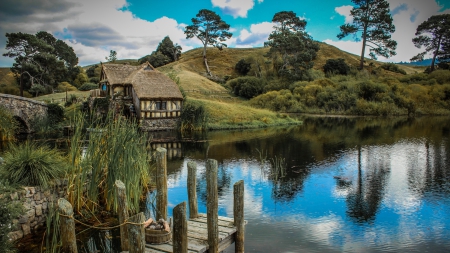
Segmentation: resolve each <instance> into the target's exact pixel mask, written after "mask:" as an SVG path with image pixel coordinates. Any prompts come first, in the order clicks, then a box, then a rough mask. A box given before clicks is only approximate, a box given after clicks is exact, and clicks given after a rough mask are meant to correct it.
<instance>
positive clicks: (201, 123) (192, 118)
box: [180, 99, 208, 132]
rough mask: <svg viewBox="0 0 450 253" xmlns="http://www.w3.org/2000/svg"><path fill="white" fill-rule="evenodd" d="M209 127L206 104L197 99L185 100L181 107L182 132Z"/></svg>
mask: <svg viewBox="0 0 450 253" xmlns="http://www.w3.org/2000/svg"><path fill="white" fill-rule="evenodd" d="M207 129H208V113H207V111H206V108H205V105H204V104H203V103H201V102H199V101H195V100H190V99H188V100H185V102H184V104H183V108H182V109H181V120H180V130H181V132H191V131H200V130H207Z"/></svg>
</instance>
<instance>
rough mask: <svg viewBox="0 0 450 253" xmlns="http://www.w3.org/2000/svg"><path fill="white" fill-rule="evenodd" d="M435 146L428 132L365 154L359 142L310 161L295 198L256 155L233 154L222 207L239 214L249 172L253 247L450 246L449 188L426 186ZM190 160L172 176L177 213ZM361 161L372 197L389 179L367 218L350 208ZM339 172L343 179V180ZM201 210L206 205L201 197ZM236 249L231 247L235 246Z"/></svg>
mask: <svg viewBox="0 0 450 253" xmlns="http://www.w3.org/2000/svg"><path fill="white" fill-rule="evenodd" d="M442 149H443V150H441V152H445V148H442ZM433 152H436V150H434V149H428V150H427V149H426V148H425V144H424V143H423V142H421V141H420V140H419V141H418V140H415V141H411V142H410V141H403V142H398V143H395V144H393V145H385V146H366V147H362V148H361V150H360V158H358V149H357V148H353V149H348V150H344V151H342V152H340V153H339V155H337V156H334V157H331V158H329V159H328V160H326V161H324V162H321V163H317V164H310V165H308V167H309V168H310V170H311V172H310V173H309V174H308V175H307V177H306V179H305V180H304V183H303V188H302V190H301V191H300V192H297V193H296V195H295V196H294V197H293V198H292V199H291V200H289V201H277V200H276V199H274V197H273V192H272V191H273V188H274V182H273V181H272V180H269V179H268V177H267V171H264V170H262V169H261V167H260V164H259V163H258V162H257V161H256V160H253V159H252V158H248V159H241V160H225V161H224V162H223V163H222V164H219V166H223V169H224V170H225V172H226V173H227V174H228V175H229V177H230V184H229V185H228V186H227V187H226V188H225V189H223V192H222V195H221V196H220V198H219V215H221V216H228V217H232V216H233V206H232V203H233V192H232V186H233V184H234V183H235V182H237V181H239V180H242V179H243V180H244V182H245V196H244V199H245V217H246V220H248V225H247V227H246V251H247V252H300V251H301V252H342V251H344V252H398V251H407V252H411V251H415V252H450V219H449V218H450V201H449V196H448V195H446V194H442V193H438V194H434V193H429V192H428V193H427V192H426V191H425V190H423V189H424V187H425V185H426V183H425V182H424V180H425V178H426V171H425V168H426V167H427V166H428V167H433V166H431V165H430V164H427V163H430V161H429V160H430V159H432V157H435V156H434V155H433ZM445 159H448V157H446V158H445ZM187 161H188V159H185V160H184V161H183V163H182V168H181V170H180V171H179V172H178V173H175V174H172V175H170V176H169V180H168V186H169V191H168V195H169V216H172V208H173V207H174V206H175V205H176V204H178V203H180V202H182V201H187V185H186V179H187V166H186V163H187ZM196 162H197V164H198V167H197V184H200V185H202V184H203V185H205V184H206V183H205V182H202V179H201V178H200V177H199V175H200V174H202V173H204V172H205V164H204V162H203V161H196ZM359 162H360V166H361V180H360V181H359V182H360V184H361V185H362V186H363V187H364V189H363V190H362V198H363V199H365V201H368V202H370V201H371V199H369V191H370V189H371V188H370V189H369V187H371V183H372V184H373V182H374V181H375V180H382V181H383V180H384V181H383V182H381V183H380V184H382V185H383V187H382V189H381V190H380V192H379V194H380V196H381V198H380V203H379V205H378V206H377V207H375V214H374V215H373V217H371V218H370V219H368V220H367V221H365V222H361V221H359V222H358V221H357V220H355V219H352V218H351V217H349V215H348V210H349V205H350V202H349V201H348V199H349V198H350V196H351V195H352V194H355V192H357V191H358V189H359V188H358V163H359ZM219 170H220V169H219ZM383 170H385V171H387V173H384V172H382V171H383ZM411 170H414V171H413V172H411ZM380 171H381V172H380ZM380 173H381V174H380ZM377 175H381V176H379V179H378V178H375V177H376V176H377ZM336 177H339V178H340V179H341V180H342V182H343V184H341V185H340V186H338V179H337V178H336ZM374 178H375V179H374ZM411 182H413V183H414V185H413V187H412V186H411ZM447 186H448V183H447ZM445 192H447V193H448V192H449V191H448V189H447V190H445V191H444V193H445ZM197 194H198V195H199V193H197ZM199 212H202V213H206V206H205V203H204V202H202V201H201V200H199ZM429 247H430V248H429ZM433 247H434V248H433ZM447 250H448V251H447ZM233 251H234V249H233V248H232V247H231V248H230V249H229V250H228V251H227V252H233Z"/></svg>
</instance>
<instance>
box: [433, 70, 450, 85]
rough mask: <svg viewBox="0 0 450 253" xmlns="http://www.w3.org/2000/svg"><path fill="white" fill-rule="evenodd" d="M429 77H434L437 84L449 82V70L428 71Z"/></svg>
mask: <svg viewBox="0 0 450 253" xmlns="http://www.w3.org/2000/svg"><path fill="white" fill-rule="evenodd" d="M429 78H430V80H431V79H435V80H436V81H437V82H438V83H439V84H444V83H450V71H448V70H435V71H433V72H431V73H430V75H429Z"/></svg>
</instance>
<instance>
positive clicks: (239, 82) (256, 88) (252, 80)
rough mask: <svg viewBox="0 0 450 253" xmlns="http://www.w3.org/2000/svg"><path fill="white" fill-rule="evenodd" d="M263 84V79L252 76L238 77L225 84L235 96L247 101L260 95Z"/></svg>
mask: <svg viewBox="0 0 450 253" xmlns="http://www.w3.org/2000/svg"><path fill="white" fill-rule="evenodd" d="M265 84H266V83H265V82H264V80H263V79H260V78H257V77H253V76H245V77H238V78H235V79H232V80H231V81H229V82H228V83H227V85H228V86H229V87H230V88H231V90H232V91H233V93H234V94H235V95H236V96H240V97H243V98H247V99H250V98H253V97H256V96H258V95H260V94H262V93H263V91H264V86H265Z"/></svg>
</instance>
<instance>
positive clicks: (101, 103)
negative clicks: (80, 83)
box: [93, 98, 109, 112]
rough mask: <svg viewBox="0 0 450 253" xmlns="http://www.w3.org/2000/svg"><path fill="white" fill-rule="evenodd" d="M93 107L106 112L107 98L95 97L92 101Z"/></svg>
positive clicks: (107, 107)
mask: <svg viewBox="0 0 450 253" xmlns="http://www.w3.org/2000/svg"><path fill="white" fill-rule="evenodd" d="M93 107H94V108H96V109H97V110H100V111H102V112H108V109H109V98H95V99H94V102H93Z"/></svg>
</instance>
